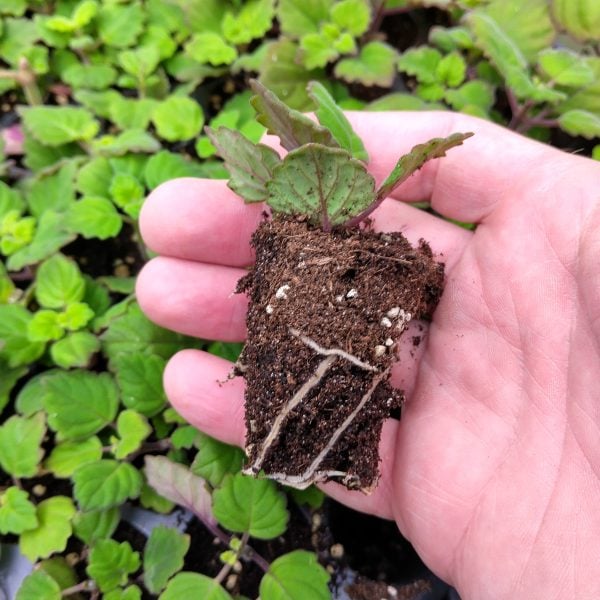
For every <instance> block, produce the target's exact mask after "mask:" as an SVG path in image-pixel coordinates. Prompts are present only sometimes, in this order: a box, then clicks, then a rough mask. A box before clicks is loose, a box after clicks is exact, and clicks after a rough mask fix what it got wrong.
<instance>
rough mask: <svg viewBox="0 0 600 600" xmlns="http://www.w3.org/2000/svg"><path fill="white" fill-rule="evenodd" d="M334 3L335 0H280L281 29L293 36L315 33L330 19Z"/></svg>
mask: <svg viewBox="0 0 600 600" xmlns="http://www.w3.org/2000/svg"><path fill="white" fill-rule="evenodd" d="M332 5H333V0H280V1H279V6H278V13H277V17H278V19H279V22H280V24H281V30H282V31H283V32H284V33H286V34H288V35H290V36H292V37H301V36H303V35H305V34H307V33H315V32H317V31H318V30H319V26H320V25H321V23H322V22H323V21H326V20H328V19H329V10H330V8H331V6H332Z"/></svg>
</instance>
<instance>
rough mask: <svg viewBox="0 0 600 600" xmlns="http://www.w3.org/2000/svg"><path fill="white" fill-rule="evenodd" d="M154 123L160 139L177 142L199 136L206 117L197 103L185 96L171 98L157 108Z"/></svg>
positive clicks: (153, 117)
mask: <svg viewBox="0 0 600 600" xmlns="http://www.w3.org/2000/svg"><path fill="white" fill-rule="evenodd" d="M152 121H153V123H154V125H155V126H156V130H157V132H158V135H159V136H160V137H162V138H163V139H165V140H167V141H169V142H177V141H179V140H189V139H191V138H193V137H195V136H197V135H198V134H199V133H200V130H201V129H202V125H203V124H204V115H203V114H202V109H201V108H200V106H199V105H198V103H197V102H194V101H193V100H191V99H190V98H186V97H183V96H171V97H170V98H167V99H166V100H163V101H162V102H161V103H160V104H158V105H157V106H156V108H155V109H154V112H153V113H152Z"/></svg>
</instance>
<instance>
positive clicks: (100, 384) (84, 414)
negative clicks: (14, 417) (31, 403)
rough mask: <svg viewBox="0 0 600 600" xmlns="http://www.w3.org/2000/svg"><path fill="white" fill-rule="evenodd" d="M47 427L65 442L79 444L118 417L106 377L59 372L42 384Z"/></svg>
mask: <svg viewBox="0 0 600 600" xmlns="http://www.w3.org/2000/svg"><path fill="white" fill-rule="evenodd" d="M42 384H43V386H44V387H45V389H46V395H45V397H44V401H43V404H44V408H45V409H46V411H47V413H48V425H49V426H50V429H52V430H53V431H56V432H57V433H58V434H59V437H60V438H62V439H64V440H79V439H83V438H87V437H88V436H90V435H93V434H94V433H96V432H98V431H100V430H101V429H103V428H104V427H105V426H106V425H107V424H108V423H110V422H111V421H112V420H113V419H114V418H115V415H116V414H117V408H118V406H119V395H118V390H117V386H116V384H115V382H114V380H113V378H112V377H111V376H110V375H109V374H108V373H99V374H97V373H92V372H90V371H85V370H74V371H61V372H60V373H57V374H55V375H53V376H52V377H48V378H47V379H45V380H43V382H42Z"/></svg>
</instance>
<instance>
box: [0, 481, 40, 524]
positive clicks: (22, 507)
mask: <svg viewBox="0 0 600 600" xmlns="http://www.w3.org/2000/svg"><path fill="white" fill-rule="evenodd" d="M38 525H39V521H38V518H37V513H36V509H35V506H34V505H33V504H32V503H31V502H30V501H29V498H28V495H27V492H25V491H23V490H21V489H19V488H18V487H16V486H11V487H9V488H8V489H6V490H5V491H4V492H2V494H1V495H0V533H1V534H3V535H5V534H7V533H14V534H17V535H18V534H20V533H23V532H24V531H28V530H30V529H35V528H36V527H37V526H38Z"/></svg>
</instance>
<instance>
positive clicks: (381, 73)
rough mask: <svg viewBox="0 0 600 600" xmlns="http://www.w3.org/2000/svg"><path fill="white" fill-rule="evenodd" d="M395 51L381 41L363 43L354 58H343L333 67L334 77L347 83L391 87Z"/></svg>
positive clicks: (393, 75)
mask: <svg viewBox="0 0 600 600" xmlns="http://www.w3.org/2000/svg"><path fill="white" fill-rule="evenodd" d="M395 62H396V51H395V50H394V49H393V48H392V47H391V46H388V45H387V44H384V43H383V42H378V41H374V42H369V43H368V44H365V45H364V46H363V47H362V48H361V51H360V54H359V55H358V56H357V57H356V58H344V59H343V60H341V61H340V62H338V63H337V65H336V66H335V69H334V73H335V75H336V77H339V78H341V79H344V80H345V81H348V82H349V83H354V82H359V83H362V84H363V85H366V86H372V85H378V86H381V87H391V85H392V83H393V82H394V78H395V76H396V68H395V66H396V65H395Z"/></svg>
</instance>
